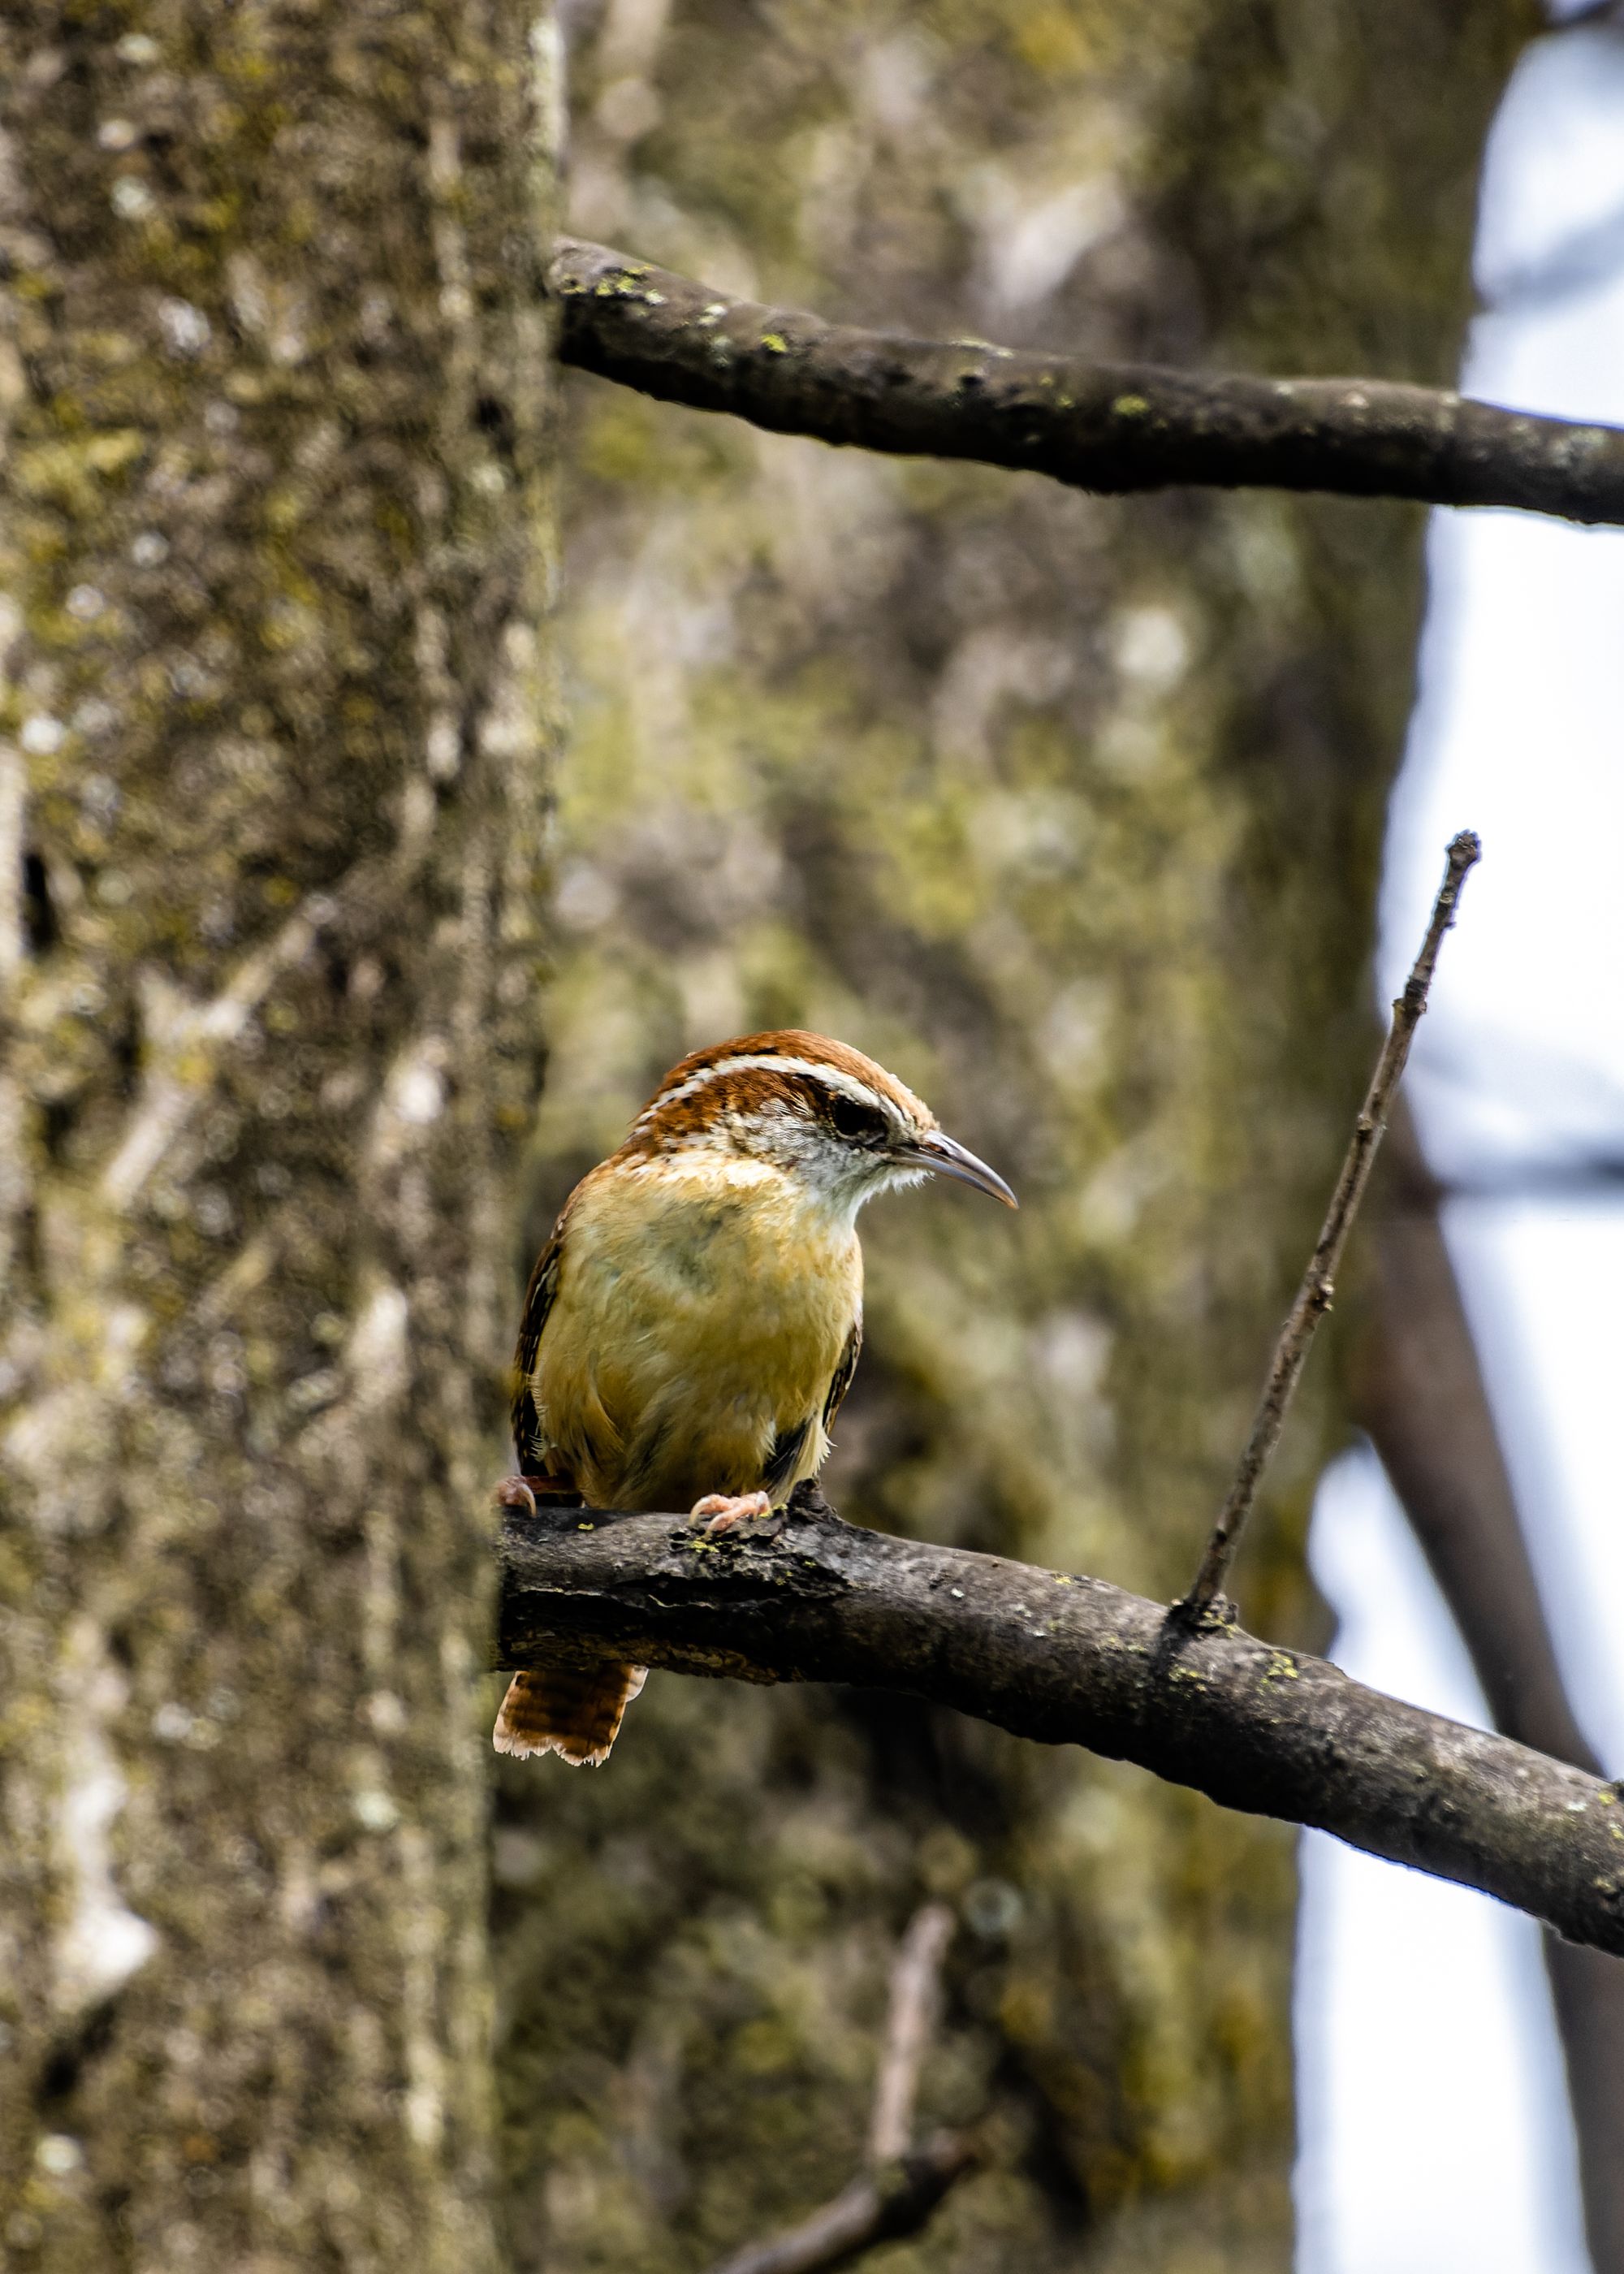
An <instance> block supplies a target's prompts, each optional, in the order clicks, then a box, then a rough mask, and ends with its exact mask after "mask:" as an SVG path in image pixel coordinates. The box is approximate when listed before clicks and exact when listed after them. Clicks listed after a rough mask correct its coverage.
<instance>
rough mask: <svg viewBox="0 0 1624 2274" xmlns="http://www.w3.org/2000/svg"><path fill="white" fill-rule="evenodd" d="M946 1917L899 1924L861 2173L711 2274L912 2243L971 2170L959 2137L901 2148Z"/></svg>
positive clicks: (787, 2269) (797, 2271)
mask: <svg viewBox="0 0 1624 2274" xmlns="http://www.w3.org/2000/svg"><path fill="white" fill-rule="evenodd" d="M952 1932H953V1915H952V1913H951V1911H950V1910H949V1909H947V1907H946V1905H945V1904H944V1903H927V1904H926V1905H925V1908H924V1909H923V1910H921V1911H919V1912H917V1913H916V1914H915V1915H914V1918H913V1919H912V1921H911V1922H910V1923H909V1926H908V1931H907V1932H906V1934H905V1935H904V1936H903V1938H902V1946H901V1948H900V1949H899V1950H898V1953H897V1960H896V1963H895V1965H894V1966H893V1967H892V1969H891V2001H890V2007H889V2010H888V2012H887V2014H886V2022H885V2043H884V2046H883V2051H882V2052H881V2055H880V2064H879V2074H878V2080H877V2082H876V2087H875V2095H874V2114H873V2116H872V2118H871V2119H870V2120H869V2127H868V2164H869V2169H868V2172H864V2173H862V2174H861V2176H860V2177H859V2178H857V2179H855V2180H853V2182H852V2184H851V2186H850V2187H846V2188H845V2189H844V2190H843V2191H842V2192H841V2193H840V2194H839V2195H837V2196H836V2197H835V2198H834V2200H833V2202H827V2203H825V2204H823V2207H822V2209H821V2210H815V2211H814V2212H813V2213H812V2215H811V2217H810V2218H805V2219H802V2220H801V2224H800V2225H798V2226H793V2227H790V2228H788V2229H787V2230H786V2232H785V2233H783V2234H779V2235H775V2236H774V2237H773V2238H772V2239H771V2241H768V2242H753V2243H750V2244H749V2245H748V2246H747V2248H744V2249H743V2250H740V2251H735V2252H734V2254H733V2256H732V2257H731V2258H730V2259H728V2260H727V2261H726V2263H725V2264H724V2265H722V2266H719V2267H718V2268H717V2270H716V2274H821V2270H823V2269H824V2268H829V2267H835V2266H845V2265H847V2264H849V2263H850V2262H851V2261H852V2260H853V2258H856V2257H859V2256H861V2254H862V2253H863V2252H864V2251H865V2250H870V2249H872V2248H874V2247H875V2245H876V2243H881V2242H895V2241H897V2240H899V2239H900V2238H901V2237H902V2236H904V2235H908V2234H917V2233H918V2232H919V2230H920V2229H921V2227H922V2226H923V2225H924V2224H925V2222H926V2220H927V2219H928V2218H929V2217H930V2214H931V2213H932V2211H934V2210H935V2209H936V2205H937V2204H938V2203H939V2202H941V2200H942V2198H943V2196H944V2195H946V2193H947V2191H948V2189H949V2188H950V2187H951V2186H952V2184H953V2182H954V2180H957V2179H959V2178H960V2177H961V2176H962V2174H963V2173H964V2172H967V2171H968V2170H969V2168H970V2166H971V2165H972V2164H974V2161H975V2149H974V2143H973V2142H971V2141H970V2140H969V2139H967V2138H966V2136H965V2135H963V2134H961V2133H953V2132H942V2133H938V2134H937V2135H936V2137H935V2138H934V2139H933V2140H929V2141H928V2142H926V2143H925V2145H924V2146H923V2147H921V2148H914V2147H913V2146H911V2145H910V2142H911V2141H912V2140H913V2136H914V2101H915V2100H916V2099H917V2097H918V2095H919V2073H920V2068H921V2064H922V2062H923V2060H924V2058H925V2049H926V2046H927V2044H929V2037H930V2026H931V2021H932V2014H933V2008H934V2007H935V2004H936V1985H937V1982H938V1980H939V1977H940V1976H941V1971H942V1961H943V1960H944V1958H945V1956H946V1955H947V1946H948V1944H949V1942H950V1941H951V1939H952Z"/></svg>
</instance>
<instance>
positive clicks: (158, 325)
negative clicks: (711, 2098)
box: [0, 0, 553, 2274]
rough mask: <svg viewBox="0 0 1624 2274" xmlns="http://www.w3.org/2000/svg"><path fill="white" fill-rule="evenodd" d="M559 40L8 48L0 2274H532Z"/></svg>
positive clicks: (34, 22)
mask: <svg viewBox="0 0 1624 2274" xmlns="http://www.w3.org/2000/svg"><path fill="white" fill-rule="evenodd" d="M546 31H547V26H546V22H545V14H544V13H543V12H542V11H538V8H536V7H535V6H523V5H518V4H509V0H484V4H479V0H471V4H462V0H458V4H455V5H450V4H446V5H440V4H437V0H436V4H421V5H419V4H415V0H404V4H402V0H388V4H384V0H361V4H358V5H357V4H355V0H245V4H244V5H242V6H239V7H230V8H226V7H220V6H217V5H213V4H208V0H132V4H129V5H124V6H119V7H109V8H101V9H97V8H84V9H78V8H68V9H64V8H61V7H59V6H54V5H50V6H48V5H44V4H40V5H31V4H22V5H19V6H15V7H12V8H11V9H10V10H9V11H7V14H6V18H5V21H4V28H3V30H0V89H3V98H0V99H3V101H4V120H3V124H4V133H5V138H6V140H5V160H4V181H3V184H0V236H3V238H4V255H5V272H4V273H5V284H4V299H3V301H0V308H3V312H4V341H3V342H0V394H3V396H4V415H5V419H6V425H7V430H8V432H7V437H6V448H5V458H4V469H3V471H0V484H3V490H4V494H3V496H0V513H3V516H4V521H3V526H0V586H3V588H4V599H0V607H3V608H4V644H5V659H6V674H7V677H6V684H5V688H4V712H3V713H0V727H3V729H4V735H3V739H0V979H3V981H4V990H5V991H4V1068H3V1071H0V1242H3V1243H4V1257H3V1261H0V1275H3V1276H0V1301H3V1305H4V1318H3V1336H4V1339H3V1340H0V1396H3V1397H4V1413H3V1415H0V1604H3V1609H0V1636H3V1638H4V1668H3V1670H0V1762H3V1763H4V1770H3V1782H0V2026H3V2028H4V2054H3V2055H0V2074H3V2076H4V2083H3V2085H0V2093H3V2095H4V2111H3V2113H0V2191H3V2193H4V2203H3V2204H0V2233H3V2235H4V2240H0V2255H4V2261H5V2263H6V2264H7V2266H9V2267H12V2268H15V2269H17V2270H19V2274H23V2270H32V2269H39V2270H41V2274H44V2270H50V2274H57V2270H63V2274H65V2270H70V2269H72V2270H80V2269H83V2270H95V2274H102V2270H111V2269H129V2270H132V2274H158V2270H163V2274H177V2270H185V2269H188V2268H196V2269H198V2270H199V2274H204V2270H207V2274H214V2270H220V2269H224V2268H227V2267H231V2268H242V2269H247V2268H252V2269H254V2270H256V2274H274V2270H284V2269H285V2270H288V2274H292V2270H295V2269H297V2270H298V2274H313V2270H316V2269H319V2268H324V2267H340V2266H342V2267H344V2268H350V2269H363V2268H369V2269H370V2268H376V2269H380V2270H382V2269H385V2268H388V2269H392V2270H393V2269H399V2268H402V2267H404V2266H410V2267H411V2268H412V2269H413V2270H414V2274H417V2270H421V2274H430V2270H436V2269H444V2270H447V2274H449V2270H452V2269H455V2270H456V2274H470V2270H475V2269H478V2268H482V2267H486V2266H489V2265H491V2264H492V2263H494V2258H493V2246H492V2239H491V2233H490V2218H489V2192H488V2180H489V2173H490V2167H491V2157H490V2111H491V2094H490V2090H489V2074H488V2072H489V2051H488V2039H489V2026H490V1999H489V1987H488V1978H487V1967H486V1959H485V1923H484V1910H485V1894H484V1889H485V1798H484V1796H485V1790H486V1760H487V1754H486V1751H485V1744H486V1737H485V1715H486V1710H487V1709H486V1705H485V1696H484V1692H485V1688H486V1686H487V1685H486V1684H485V1682H484V1681H483V1680H482V1679H481V1678H480V1675H481V1669H482V1668H483V1663H484V1654H485V1647H486V1638H487V1633H488V1576H487V1570H486V1558H485V1547H484V1534H483V1515H484V1497H485V1491H486V1489H487V1488H488V1483H489V1479H490V1475H491V1472H492V1464H493V1462H494V1461H495V1460H496V1459H497V1458H499V1457H500V1452H499V1447H500V1435H499V1431H498V1427H497V1424H498V1419H499V1413H498V1408H499V1405H500V1374H501V1367H502V1362H503V1359H504V1357H505V1353H506V1348H507V1344H508V1337H509V1336H510V1334H511V1328H512V1317H511V1314H512V1307H513V1301H514V1291H513V1286H512V1282H511V1278H510V1273H509V1256H510V1253H511V1246H512V1230H511V1217H512V1206H511V1199H510V1191H509V1183H510V1156H511V1155H512V1154H513V1152H514V1150H515V1133H517V1132H519V1131H521V1130H522V1129H523V1126H525V1123H526V1121H527V1118H528V1116H529V1113H530V1108H531V1104H532V1102H533V1097H534V1093H535V1088H536V1082H537V1076H538V1067H537V1051H536V1035H537V1032H538V1027H537V1017H536V1009H535V1000H534V998H535V966H536V961H537V944H536V940H535V937H534V933H533V922H534V917H533V910H534V905H535V892H536V885H537V872H538V861H539V844H538V840H539V825H540V821H541V812H540V797H541V787H540V785H541V781H542V773H541V768H540V764H539V758H540V755H541V752H540V742H541V735H542V727H543V723H544V720H545V663H546V656H545V635H544V629H543V623H544V616H543V607H544V600H545V591H544V582H545V546H546V538H545V527H546V523H545V515H546V510H547V498H546V494H545V458H546V434H547V430H546V426H545V388H546V386H547V383H548V382H547V379H546V371H547V337H546V330H545V320H544V318H543V316H542V314H541V312H540V310H539V305H538V298H537V292H536V282H537V275H538V250H539V245H540V241H541V239H542V238H543V237H544V236H545V232H546V231H547V230H548V229H549V227H550V226H551V225H552V222H553V211H552V204H551V193H550V184H551V178H552V175H551V155H550V152H551V138H550V135H549V132H548V130H547V125H546V119H547V115H548V111H549V108H550V102H551V95H550V92H549V89H550V79H549V73H548V71H547V68H546V66H547V58H548V53H549V50H548V48H547V45H546V39H545V34H546Z"/></svg>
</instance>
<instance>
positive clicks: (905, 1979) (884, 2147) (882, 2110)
mask: <svg viewBox="0 0 1624 2274" xmlns="http://www.w3.org/2000/svg"><path fill="white" fill-rule="evenodd" d="M952 1932H953V1914H952V1913H951V1911H950V1910H949V1909H948V1908H947V1905H946V1904H945V1903H927V1904H926V1905H925V1907H924V1909H922V1910H921V1911H917V1912H915V1914H914V1917H913V1918H912V1919H911V1920H910V1921H909V1923H908V1931H907V1932H906V1934H905V1935H904V1936H903V1938H902V1945H901V1947H900V1949H899V1950H898V1953H897V1962H896V1964H895V1966H894V1967H893V1968H892V1969H891V2008H890V2011H889V2013H888V2014H886V2017H885V2044H884V2046H883V2050H882V2052H881V2054H880V2068H879V2076H878V2080H877V2082H876V2086H875V2093H874V2116H873V2119H872V2120H871V2122H870V2124H869V2127H868V2161H869V2162H870V2163H871V2164H874V2165H878V2166H880V2167H882V2168H883V2166H884V2165H887V2164H894V2163H897V2162H898V2161H899V2160H900V2158H901V2157H904V2156H906V2154H907V2152H908V2146H909V2142H911V2141H912V2140H913V2137H914V2101H915V2099H916V2098H917V2097H918V2093H919V2072H920V2065H921V2062H922V2061H923V2059H924V2058H925V2047H926V2045H927V2044H928V2043H929V2037H930V2025H931V2022H932V2020H933V2018H934V2014H933V2009H934V2007H935V2005H936V1984H937V1981H938V1979H939V1978H940V1976H941V1972H942V1961H943V1959H944V1957H945V1956H946V1955H947V1946H948V1943H949V1942H950V1940H951V1938H952Z"/></svg>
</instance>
